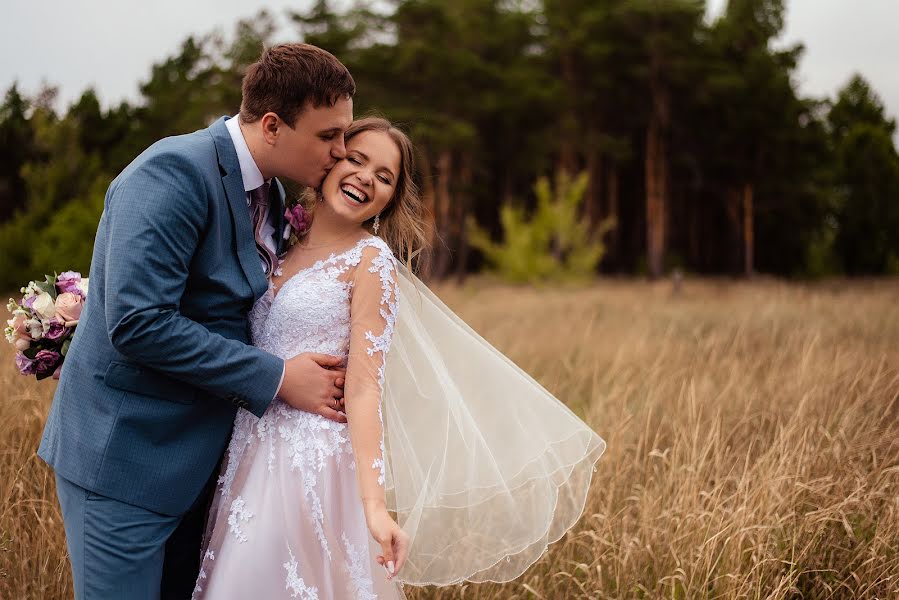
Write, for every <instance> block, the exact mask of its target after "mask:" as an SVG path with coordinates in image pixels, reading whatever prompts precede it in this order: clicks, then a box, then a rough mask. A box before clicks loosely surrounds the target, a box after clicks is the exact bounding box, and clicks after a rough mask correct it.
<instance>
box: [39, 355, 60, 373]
mask: <svg viewBox="0 0 899 600" xmlns="http://www.w3.org/2000/svg"><path fill="white" fill-rule="evenodd" d="M61 358H62V354H60V353H59V352H57V351H56V350H41V351H40V352H38V353H37V356H35V357H34V372H35V373H36V374H38V375H46V374H48V373H52V372H53V371H55V370H56V366H57V365H58V364H59V361H60V359H61Z"/></svg>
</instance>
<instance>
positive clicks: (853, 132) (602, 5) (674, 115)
mask: <svg viewBox="0 0 899 600" xmlns="http://www.w3.org/2000/svg"><path fill="white" fill-rule="evenodd" d="M379 6H381V7H382V8H381V10H382V12H373V11H372V10H371V9H370V8H367V5H366V4H365V3H358V4H356V5H353V6H352V7H351V8H349V9H348V10H344V11H336V10H335V9H333V7H332V3H328V2H317V3H316V4H315V5H314V7H313V8H312V9H311V10H309V11H307V12H303V13H296V12H291V13H289V14H288V15H287V19H288V21H289V28H290V31H292V32H295V36H294V38H295V39H297V40H303V41H307V42H310V43H313V44H316V45H319V46H321V47H323V48H326V49H328V50H329V51H331V52H333V53H334V54H335V55H337V56H338V57H339V58H340V59H341V60H342V61H343V62H344V63H345V64H346V65H347V66H348V67H349V68H350V70H351V71H352V73H353V75H354V77H355V79H356V82H357V86H358V93H357V96H356V99H355V113H356V115H363V114H367V113H369V112H372V111H374V112H377V113H380V114H382V115H384V116H387V117H389V118H390V119H392V120H394V121H397V122H399V123H400V124H402V125H403V126H404V128H405V129H407V131H408V132H409V133H410V134H411V136H412V137H413V140H414V142H415V144H416V147H417V150H418V165H417V167H418V172H419V175H420V183H421V189H422V193H423V195H424V199H425V203H426V205H427V206H428V208H429V213H430V215H431V218H432V226H433V227H432V234H433V236H434V239H435V244H434V246H433V250H432V252H431V253H430V255H429V257H428V260H427V262H426V265H425V266H426V270H427V273H426V275H427V276H428V277H432V278H445V277H449V276H456V277H462V276H464V275H465V274H466V273H468V272H471V271H474V270H478V269H480V268H482V267H483V266H485V264H487V263H486V262H485V257H486V256H487V254H488V253H487V252H485V249H489V248H488V244H491V242H490V238H492V239H493V242H492V244H493V245H494V246H495V244H496V242H502V240H503V238H504V237H508V238H509V239H513V238H515V233H516V232H514V231H510V230H508V229H509V227H510V225H509V224H508V223H506V225H505V227H504V225H503V223H504V221H503V219H502V215H503V214H507V215H508V214H515V215H519V216H520V217H522V218H520V219H516V221H515V222H516V223H517V224H518V226H526V225H527V223H526V219H527V217H528V215H530V214H539V213H540V212H541V211H540V210H538V209H539V206H538V204H540V203H539V202H538V195H539V194H538V192H539V189H541V188H540V186H539V185H535V183H536V182H537V181H538V180H540V179H541V178H543V183H542V184H541V185H543V188H542V189H544V190H551V189H552V187H551V186H550V187H547V186H548V185H549V184H547V183H546V180H547V178H549V179H550V180H552V181H559V180H565V179H564V178H565V177H568V176H570V177H574V176H575V175H578V174H583V175H582V177H585V178H586V180H585V183H584V185H583V186H582V189H579V193H580V197H579V201H578V203H577V206H576V210H577V211H578V212H577V215H578V218H577V219H570V218H569V219H568V222H570V223H571V225H572V226H577V227H578V228H579V229H578V235H579V236H580V237H582V238H584V243H587V244H593V246H590V247H591V248H597V247H598V248H600V249H601V252H599V253H598V254H597V255H596V256H595V258H601V261H600V262H599V263H598V267H597V268H596V269H595V270H596V271H597V272H609V273H637V274H647V275H649V276H653V277H657V276H661V275H663V274H665V273H666V272H668V271H669V270H671V269H674V268H677V269H680V270H682V271H687V272H694V273H702V274H732V275H740V274H745V275H751V274H753V273H755V272H764V273H771V274H777V275H783V276H801V277H814V276H823V275H831V274H843V275H850V276H855V275H872V274H896V273H899V156H897V151H896V147H895V143H894V134H895V130H896V122H895V120H894V119H892V118H891V117H890V116H889V115H888V114H887V113H886V111H885V109H884V106H883V103H882V101H881V100H880V99H879V98H878V96H877V93H876V92H875V91H874V90H873V89H872V88H871V86H870V85H869V83H868V82H866V81H865V80H864V79H863V78H862V77H861V76H859V75H854V76H851V77H849V78H848V80H847V82H846V84H845V86H844V87H843V88H842V89H841V90H840V91H839V92H838V93H837V95H836V97H834V98H810V97H803V96H801V95H800V93H799V91H798V89H797V88H798V86H797V82H796V79H797V63H798V61H799V59H800V57H801V55H802V50H803V49H802V46H801V45H795V46H785V45H784V44H783V43H782V42H781V41H780V36H781V33H782V32H783V29H784V17H785V12H786V7H785V2H784V0H730V1H729V2H728V4H727V6H726V8H725V9H724V11H723V12H722V14H721V15H720V16H719V17H717V18H715V19H713V20H709V19H706V17H705V13H706V9H705V4H704V2H702V1H696V0H543V1H542V2H536V1H525V0H520V1H508V0H507V1H500V0H454V1H453V2H448V1H445V0H393V1H391V2H388V3H382V4H380V5H379ZM280 23H281V21H280V20H279V19H276V18H275V17H274V16H273V15H271V14H270V13H267V12H261V13H259V14H258V15H255V16H253V17H252V18H249V19H246V20H243V21H240V22H239V23H238V24H237V25H236V27H235V29H234V31H233V33H230V34H228V35H224V34H222V33H221V32H214V33H204V34H202V35H197V36H192V37H190V38H188V39H187V40H185V41H184V42H183V44H182V45H181V46H180V47H179V48H177V49H175V51H174V52H173V53H172V54H171V55H170V56H169V57H168V58H166V59H164V60H162V61H160V62H158V63H156V64H154V65H153V66H152V68H151V70H150V73H149V75H148V76H146V77H145V78H144V79H143V83H141V85H140V98H139V100H137V101H133V102H122V103H120V104H118V105H117V106H109V107H104V106H102V105H101V103H100V101H99V99H98V97H97V94H96V93H95V91H94V90H92V89H87V90H86V91H84V93H83V94H82V95H81V97H80V98H79V99H78V100H77V101H75V102H74V103H72V104H71V105H69V106H68V107H67V108H66V109H65V110H64V111H60V110H58V109H57V108H55V107H56V104H57V102H56V92H55V90H54V89H53V88H52V87H46V88H45V89H42V90H40V91H39V92H37V93H35V94H34V95H31V96H29V95H26V94H23V93H22V91H21V90H20V89H19V87H18V86H17V85H15V84H14V85H12V86H11V87H10V88H9V89H8V90H6V92H5V96H4V98H3V102H2V105H0V289H13V288H14V287H18V286H19V285H22V284H23V283H24V282H25V281H27V280H29V279H32V278H35V277H39V276H41V275H42V274H43V273H45V272H52V271H53V270H54V269H55V270H67V269H77V270H82V271H83V272H85V273H86V272H87V270H88V267H89V261H90V254H91V247H92V244H93V236H94V232H95V228H96V224H97V220H98V218H99V215H100V213H101V211H102V206H103V197H104V194H105V191H106V188H107V186H108V184H109V182H110V181H111V180H112V178H113V177H114V176H115V175H116V174H117V173H118V172H119V171H120V170H121V169H122V168H123V167H124V166H125V165H127V164H128V163H129V162H130V161H131V160H132V159H133V158H134V157H135V156H137V154H139V153H140V152H141V151H142V150H143V149H144V148H146V147H147V146H149V145H150V144H152V143H153V142H155V141H156V140H158V139H160V138H161V137H164V136H167V135H173V134H180V133H185V132H189V131H193V130H196V129H198V128H201V127H204V126H206V125H208V124H209V123H210V122H211V121H212V120H214V119H216V118H218V117H219V116H221V115H224V114H235V113H236V112H237V109H238V106H239V103H240V81H241V77H242V74H243V71H244V69H245V68H246V66H247V65H248V64H250V63H251V62H253V61H254V60H255V59H256V58H257V57H258V55H259V53H260V50H261V48H262V47H263V46H264V45H268V44H271V43H273V40H274V39H275V37H276V36H277V37H278V39H281V38H283V37H284V36H283V32H281V33H279V24H280ZM562 173H566V174H568V175H562ZM560 178H561V179H560ZM579 181H583V180H581V179H579ZM560 206H561V204H560ZM543 212H546V211H543ZM506 221H508V219H506ZM584 224H586V228H584ZM512 226H515V224H514V223H513V225H512ZM485 234H486V236H485ZM485 237H486V239H484V238H485ZM517 239H518V240H519V242H520V241H521V239H523V238H522V237H521V235H518V237H517ZM473 240H474V242H476V243H473ZM597 244H598V245H597ZM548 251H550V252H559V247H558V246H557V245H556V246H554V245H552V244H550V245H548ZM590 252H593V250H591V251H590ZM513 254H514V253H513ZM510 255H512V254H510V253H508V252H507V253H506V256H510ZM591 256H593V255H592V254H591ZM560 258H561V259H564V257H560ZM563 262H564V261H563ZM559 264H562V263H561V262H560V263H559ZM584 264H585V263H583V261H580V268H581V270H583V268H584ZM590 264H592V263H590ZM588 268H589V265H588Z"/></svg>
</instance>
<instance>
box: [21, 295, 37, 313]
mask: <svg viewBox="0 0 899 600" xmlns="http://www.w3.org/2000/svg"><path fill="white" fill-rule="evenodd" d="M35 300H37V296H36V295H35V296H28V297H27V298H25V299H23V300H22V304H23V305H24V306H25V307H26V308H27V309H28V310H31V309H32V307H33V306H34V301H35Z"/></svg>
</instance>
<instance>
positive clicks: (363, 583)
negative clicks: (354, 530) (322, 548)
mask: <svg viewBox="0 0 899 600" xmlns="http://www.w3.org/2000/svg"><path fill="white" fill-rule="evenodd" d="M341 539H342V540H343V549H344V552H346V557H347V565H346V566H347V570H348V571H349V574H350V578H349V581H347V591H348V592H349V596H350V597H351V598H357V599H358V600H378V596H377V595H376V594H375V592H374V583H373V582H372V580H371V577H370V576H369V572H368V569H366V568H365V567H366V565H367V564H369V560H370V558H369V556H368V553H367V551H366V548H365V546H361V547H359V548H357V547H356V546H354V545H353V544H352V543H350V540H349V538H348V537H347V535H346V532H344V533H343V534H341Z"/></svg>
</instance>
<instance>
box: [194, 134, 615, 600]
mask: <svg viewBox="0 0 899 600" xmlns="http://www.w3.org/2000/svg"><path fill="white" fill-rule="evenodd" d="M345 141H346V151H347V155H346V158H345V159H343V160H341V161H340V162H339V163H338V164H337V165H336V166H335V167H334V168H333V169H332V170H331V172H330V174H329V175H328V177H327V178H326V179H325V181H324V183H323V184H322V189H321V192H320V193H319V195H318V198H317V202H314V204H315V206H314V207H312V208H313V211H314V221H313V225H312V226H311V227H310V228H309V231H308V233H307V234H306V235H305V236H304V237H303V238H302V239H301V240H300V242H299V243H297V244H295V245H294V246H292V247H291V249H290V250H289V251H288V252H287V254H286V256H285V257H284V261H283V262H282V264H281V269H280V271H279V272H276V274H275V276H274V277H273V279H272V281H271V283H270V285H269V289H268V291H267V292H266V294H265V295H264V296H263V297H262V298H260V300H259V301H258V302H257V303H256V305H255V306H254V307H253V310H252V311H251V313H250V327H251V331H252V338H253V343H254V345H256V346H259V347H261V348H263V349H264V350H266V351H268V352H271V353H272V354H275V355H277V356H280V357H282V358H285V359H286V358H289V357H291V356H294V355H296V354H298V353H301V352H318V353H324V354H333V355H336V356H342V357H346V361H347V363H346V382H345V386H344V393H345V400H344V401H338V400H335V405H334V408H335V409H337V410H339V411H342V412H345V414H346V420H347V423H337V422H334V421H331V420H328V419H326V418H325V417H322V416H320V415H317V414H312V413H306V412H302V411H298V410H296V409H293V408H291V407H290V406H288V405H287V404H285V403H283V402H281V401H280V400H278V399H275V400H274V401H273V402H272V404H271V406H270V407H269V408H268V410H267V411H266V412H265V415H264V416H263V417H262V418H261V419H257V418H256V417H255V416H254V415H253V414H251V413H249V412H247V411H245V410H242V409H241V410H240V411H239V413H238V415H237V417H236V419H235V422H234V429H233V433H232V438H231V442H230V444H229V446H228V451H227V454H226V457H225V461H224V463H223V466H222V472H221V476H220V477H219V481H218V486H217V489H216V493H215V496H214V499H213V502H212V506H211V510H210V515H209V523H208V526H207V531H206V535H205V539H204V551H203V552H204V554H203V562H202V568H201V570H200V573H199V576H198V578H197V584H196V588H195V590H194V596H193V597H194V598H207V599H212V600H217V599H221V598H235V599H236V598H252V597H256V598H266V599H268V598H288V597H289V598H302V599H305V600H310V599H330V598H364V599H372V598H379V599H381V598H386V599H390V598H404V595H403V591H402V586H403V584H404V583H406V584H411V585H430V584H433V585H448V584H452V583H457V582H459V581H463V580H467V581H488V580H491V581H508V580H511V579H514V578H515V577H517V576H518V575H520V574H521V573H522V572H523V571H524V570H525V569H526V568H527V567H528V566H529V565H531V564H533V563H534V562H535V561H536V560H537V559H538V558H539V557H540V555H541V554H542V553H543V552H544V551H545V549H546V547H547V545H548V544H549V543H552V542H554V541H556V540H557V539H559V537H561V535H562V534H563V533H564V532H565V531H567V530H568V529H569V528H570V527H571V526H572V525H573V524H574V523H575V521H576V520H577V519H578V518H579V517H580V515H581V513H582V511H583V508H584V503H585V499H586V494H587V490H588V488H589V483H590V478H591V475H592V472H593V465H594V463H595V462H596V461H597V460H598V459H599V457H600V455H601V454H602V452H603V451H604V449H605V443H604V442H603V440H602V439H600V438H599V436H597V435H596V434H595V433H594V432H593V431H592V430H590V429H589V428H588V427H587V426H586V425H585V424H584V423H583V422H581V421H580V419H578V418H577V417H576V416H575V415H574V414H573V413H572V412H571V411H570V410H568V409H567V408H566V407H565V406H564V405H563V404H562V403H561V402H559V401H558V400H556V399H555V398H553V397H552V396H551V395H550V394H549V393H548V392H546V390H544V389H543V388H542V387H541V386H540V385H539V384H538V383H537V382H536V381H534V380H533V379H531V378H530V377H529V376H528V375H527V374H525V373H524V372H523V371H521V370H520V369H518V367H516V366H515V365H514V364H513V363H511V362H510V361H509V360H508V359H507V358H505V357H504V356H503V355H502V354H500V353H499V352H498V351H496V350H495V349H494V348H493V347H492V346H490V345H489V344H488V343H487V342H486V341H484V340H483V339H482V338H481V337H480V336H478V335H477V333H475V332H474V331H472V330H471V329H470V328H468V326H467V325H465V323H463V322H462V321H461V320H459V319H458V317H456V316H455V315H454V314H453V313H452V312H451V311H450V310H449V309H448V308H446V306H444V305H443V304H442V303H441V302H440V300H439V299H437V298H436V297H435V296H434V295H433V294H432V293H430V291H428V290H427V288H425V287H424V286H423V285H422V284H421V282H420V281H419V280H418V279H417V278H415V277H414V275H412V273H411V272H410V270H409V269H408V263H409V261H410V260H411V256H412V254H413V253H414V252H415V251H416V250H418V249H419V248H421V246H422V241H423V239H424V235H423V233H422V232H423V225H422V217H421V203H420V200H419V198H418V195H417V193H416V188H415V185H414V183H413V181H412V177H411V174H412V165H413V154H412V144H411V143H410V141H409V139H408V138H407V137H406V135H405V134H403V133H402V132H401V131H400V130H398V129H397V128H395V127H393V126H392V125H391V124H390V123H389V122H388V121H385V120H383V119H379V118H368V119H362V120H359V121H356V122H354V123H353V124H352V126H351V127H350V128H349V129H348V131H347V132H346V135H345ZM370 231H371V233H370ZM398 258H401V259H403V261H405V263H406V264H403V262H401V261H400V260H398Z"/></svg>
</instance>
